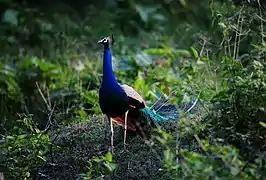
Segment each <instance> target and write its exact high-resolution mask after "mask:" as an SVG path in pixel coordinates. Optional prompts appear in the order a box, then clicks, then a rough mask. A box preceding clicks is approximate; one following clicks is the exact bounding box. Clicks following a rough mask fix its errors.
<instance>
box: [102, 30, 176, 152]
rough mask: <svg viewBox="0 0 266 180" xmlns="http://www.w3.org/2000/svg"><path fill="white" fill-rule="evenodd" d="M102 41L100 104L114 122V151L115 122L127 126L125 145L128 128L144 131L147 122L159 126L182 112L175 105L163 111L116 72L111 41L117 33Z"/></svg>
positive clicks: (112, 139)
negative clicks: (150, 102) (156, 107)
mask: <svg viewBox="0 0 266 180" xmlns="http://www.w3.org/2000/svg"><path fill="white" fill-rule="evenodd" d="M98 43H99V44H102V45H103V49H104V52H103V78H102V83H101V86H100V89H99V104H100V108H101V111H102V113H103V114H105V115H106V116H107V118H108V121H109V122H110V126H111V151H112V152H113V147H114V130H113V123H115V124H117V125H119V126H122V127H124V139H123V143H124V148H125V145H126V137H127V130H130V131H134V132H138V133H141V132H143V131H144V129H145V128H146V126H147V125H148V126H150V127H156V126H158V125H159V124H160V123H163V122H166V121H169V120H175V119H177V117H178V112H177V109H176V108H175V106H171V107H166V106H165V107H163V108H160V110H159V111H157V112H156V111H155V109H154V108H150V107H148V106H147V105H146V104H145V101H144V99H143V98H142V97H141V95H140V94H139V93H138V92H136V91H135V90H134V89H133V88H132V87H130V86H128V85H126V84H123V85H121V84H119V83H118V82H117V79H116V77H115V75H114V72H113V67H112V53H111V49H110V48H111V47H110V46H111V45H113V44H114V36H113V34H112V36H111V37H109V36H108V37H102V38H101V39H100V40H99V41H98Z"/></svg>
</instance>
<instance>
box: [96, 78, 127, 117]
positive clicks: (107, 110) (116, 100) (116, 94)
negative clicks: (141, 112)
mask: <svg viewBox="0 0 266 180" xmlns="http://www.w3.org/2000/svg"><path fill="white" fill-rule="evenodd" d="M99 103H100V108H101V110H102V112H103V113H104V114H106V115H108V116H110V117H117V116H120V115H122V114H124V113H125V112H126V111H127V110H128V109H129V98H128V96H127V94H126V93H125V91H124V90H123V89H122V88H121V86H120V85H119V84H117V83H116V84H110V83H103V84H102V85H101V88H100V90H99Z"/></svg>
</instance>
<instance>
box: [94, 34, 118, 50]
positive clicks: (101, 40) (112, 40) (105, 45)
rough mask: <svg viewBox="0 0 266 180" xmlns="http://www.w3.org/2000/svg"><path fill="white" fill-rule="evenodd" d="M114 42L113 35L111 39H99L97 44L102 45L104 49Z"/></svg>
mask: <svg viewBox="0 0 266 180" xmlns="http://www.w3.org/2000/svg"><path fill="white" fill-rule="evenodd" d="M114 42H115V40H114V35H113V34H112V36H111V37H109V36H107V37H101V39H100V40H99V41H98V42H97V43H98V44H103V45H104V47H109V45H110V44H111V45H113V44H114Z"/></svg>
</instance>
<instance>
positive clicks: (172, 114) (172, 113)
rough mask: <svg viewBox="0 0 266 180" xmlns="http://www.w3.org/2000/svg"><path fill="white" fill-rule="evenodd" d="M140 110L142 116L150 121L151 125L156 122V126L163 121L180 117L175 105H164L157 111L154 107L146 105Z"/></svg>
mask: <svg viewBox="0 0 266 180" xmlns="http://www.w3.org/2000/svg"><path fill="white" fill-rule="evenodd" d="M140 111H141V113H142V116H143V117H144V118H145V119H146V120H148V123H149V124H150V125H153V124H154V125H155V126H156V127H158V126H159V124H161V123H164V122H167V121H170V120H176V119H177V118H178V117H179V115H178V112H177V109H176V108H175V107H174V106H169V107H167V106H163V107H162V108H160V109H159V110H158V111H157V112H156V110H155V109H154V108H150V107H148V106H145V108H143V109H140Z"/></svg>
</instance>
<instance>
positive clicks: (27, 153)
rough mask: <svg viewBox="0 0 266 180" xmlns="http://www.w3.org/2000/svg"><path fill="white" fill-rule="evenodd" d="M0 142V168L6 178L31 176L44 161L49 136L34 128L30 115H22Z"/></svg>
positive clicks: (26, 177) (47, 149)
mask: <svg viewBox="0 0 266 180" xmlns="http://www.w3.org/2000/svg"><path fill="white" fill-rule="evenodd" d="M17 125H18V126H16V127H14V129H13V130H12V131H11V132H10V135H7V136H6V137H5V138H4V139H3V140H2V141H3V142H2V143H1V144H0V149H1V162H0V165H1V170H3V171H4V172H6V174H5V175H6V176H5V177H6V178H7V179H29V178H33V176H32V175H33V174H34V173H35V172H34V171H37V169H38V168H39V167H40V166H42V165H44V164H45V163H46V160H47V159H46V156H47V153H48V152H49V145H50V143H51V141H50V138H49V136H48V135H47V134H46V133H45V132H44V131H41V130H39V129H38V128H36V126H35V125H34V124H33V122H32V117H23V119H21V120H18V121H17Z"/></svg>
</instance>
